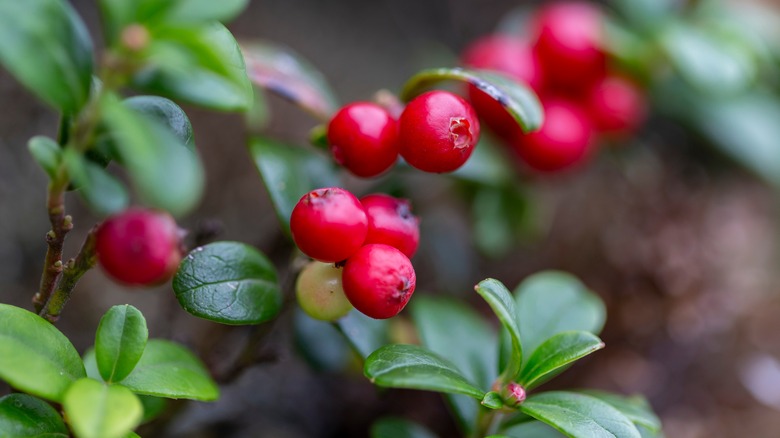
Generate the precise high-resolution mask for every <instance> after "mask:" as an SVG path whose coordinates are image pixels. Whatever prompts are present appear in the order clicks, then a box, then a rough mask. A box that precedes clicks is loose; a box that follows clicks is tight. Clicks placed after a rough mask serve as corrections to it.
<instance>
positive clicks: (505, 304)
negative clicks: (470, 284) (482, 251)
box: [474, 278, 523, 381]
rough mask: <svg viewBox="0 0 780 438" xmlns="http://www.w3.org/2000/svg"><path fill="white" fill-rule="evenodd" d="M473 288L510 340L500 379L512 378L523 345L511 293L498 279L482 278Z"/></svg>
mask: <svg viewBox="0 0 780 438" xmlns="http://www.w3.org/2000/svg"><path fill="white" fill-rule="evenodd" d="M474 290H476V291H477V293H478V294H479V295H480V296H482V298H484V299H485V301H487V303H488V304H489V305H490V308H491V309H493V313H495V314H496V316H497V317H498V320H499V321H501V325H503V326H504V329H506V331H507V333H508V334H509V339H510V342H511V346H512V349H511V353H510V355H509V358H508V361H507V364H506V368H505V369H504V371H503V372H502V376H503V378H502V380H503V381H509V380H514V379H515V377H516V376H517V375H518V373H519V372H520V366H521V365H522V363H523V347H522V343H521V341H520V329H519V328H518V325H517V311H516V310H515V301H514V300H513V299H512V295H511V294H510V293H509V290H507V288H506V286H504V285H503V284H502V283H501V282H500V281H498V280H495V279H492V278H488V279H487V280H482V281H481V282H480V283H479V284H478V285H476V286H475V287H474Z"/></svg>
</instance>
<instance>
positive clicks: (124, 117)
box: [103, 96, 204, 216]
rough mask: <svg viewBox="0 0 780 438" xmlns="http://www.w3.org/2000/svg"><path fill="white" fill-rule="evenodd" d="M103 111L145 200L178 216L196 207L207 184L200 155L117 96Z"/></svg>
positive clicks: (126, 164)
mask: <svg viewBox="0 0 780 438" xmlns="http://www.w3.org/2000/svg"><path fill="white" fill-rule="evenodd" d="M103 112H104V118H105V122H106V124H107V126H108V128H109V132H110V134H111V136H112V138H113V140H114V142H115V144H116V145H117V149H118V152H119V155H120V157H121V161H122V163H123V165H124V166H125V167H126V168H127V170H128V172H129V174H130V177H131V179H132V180H133V183H134V185H135V187H136V189H137V190H138V192H139V195H140V196H141V199H142V200H143V201H144V203H145V204H147V205H149V206H152V207H157V208H160V209H163V210H167V211H169V212H171V213H172V214H174V215H176V216H180V215H184V214H186V213H187V212H189V211H190V210H192V209H193V208H194V207H195V206H196V205H197V203H198V201H199V200H200V196H201V194H202V193H203V186H204V176H203V167H202V165H201V163H200V160H199V158H198V155H197V154H196V153H195V152H194V151H193V150H191V149H189V148H187V146H185V145H184V144H182V142H181V141H179V139H178V138H177V137H176V135H174V134H173V133H172V132H171V131H170V130H169V129H167V128H166V127H165V126H163V125H161V124H160V123H158V122H156V121H154V120H152V119H151V118H148V117H144V116H142V115H140V114H139V113H137V112H136V111H133V110H132V109H130V108H128V107H127V106H125V105H124V104H122V103H121V102H119V101H118V100H117V99H115V98H113V96H111V97H110V98H108V99H106V100H105V101H104V104H103Z"/></svg>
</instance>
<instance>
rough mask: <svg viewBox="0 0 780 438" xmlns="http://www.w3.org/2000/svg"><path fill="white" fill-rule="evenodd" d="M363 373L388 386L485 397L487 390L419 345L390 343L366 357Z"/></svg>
mask: <svg viewBox="0 0 780 438" xmlns="http://www.w3.org/2000/svg"><path fill="white" fill-rule="evenodd" d="M363 373H364V374H365V375H366V377H368V378H369V379H370V380H371V382H372V383H374V384H375V385H377V386H382V387H387V388H410V389H422V390H427V391H438V392H445V393H451V394H465V395H468V396H470V397H474V398H476V399H478V400H482V398H483V397H484V396H485V392H484V391H482V390H480V389H479V388H477V387H476V386H475V385H474V384H473V383H471V382H469V381H468V380H467V379H466V378H465V377H464V376H463V375H462V374H461V373H460V372H459V371H458V370H457V368H455V366H454V365H452V364H451V363H449V362H448V361H447V360H445V359H443V358H441V357H439V356H438V355H437V354H434V353H432V352H430V351H428V350H426V349H425V348H422V347H419V346H416V345H404V344H393V345H386V346H384V347H382V348H380V349H379V350H377V351H375V352H373V353H371V355H370V356H368V358H367V359H366V363H365V367H364V368H363Z"/></svg>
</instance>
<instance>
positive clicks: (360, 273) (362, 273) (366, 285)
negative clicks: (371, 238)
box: [342, 243, 417, 319]
mask: <svg viewBox="0 0 780 438" xmlns="http://www.w3.org/2000/svg"><path fill="white" fill-rule="evenodd" d="M342 283H343V286H344V293H345V294H346V295H347V298H348V299H349V301H350V302H351V303H352V305H353V306H355V308H356V309H358V310H359V311H361V312H362V313H364V314H365V315H366V316H369V317H371V318H375V319H386V318H391V317H393V316H395V315H397V314H398V312H400V311H401V310H403V308H404V307H405V306H406V303H408V302H409V298H411V297H412V293H414V288H415V286H416V283H417V277H416V276H415V273H414V268H413V267H412V262H411V261H409V258H408V257H406V256H405V255H404V254H403V253H402V252H401V251H399V250H397V249H395V248H393V247H392V246H389V245H383V244H381V243H380V244H369V245H365V246H364V247H362V248H360V250H359V251H358V252H356V253H355V254H354V255H353V256H352V257H350V258H349V259H347V263H346V265H345V266H344V272H343V274H342Z"/></svg>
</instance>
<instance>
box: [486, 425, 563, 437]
mask: <svg viewBox="0 0 780 438" xmlns="http://www.w3.org/2000/svg"><path fill="white" fill-rule="evenodd" d="M501 433H502V434H503V435H504V436H507V437H510V438H561V437H563V436H564V435H561V433H560V432H558V431H557V430H555V429H553V428H552V427H550V426H548V425H546V424H544V423H542V422H541V421H527V422H524V423H520V424H517V425H514V426H512V427H509V428H507V429H504V430H502V431H501Z"/></svg>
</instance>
